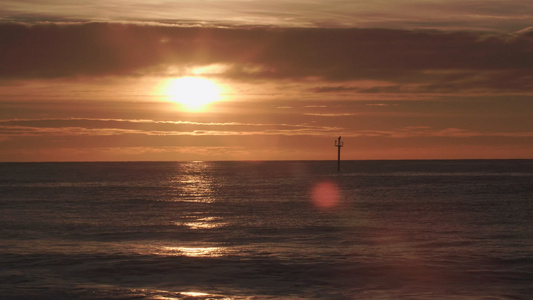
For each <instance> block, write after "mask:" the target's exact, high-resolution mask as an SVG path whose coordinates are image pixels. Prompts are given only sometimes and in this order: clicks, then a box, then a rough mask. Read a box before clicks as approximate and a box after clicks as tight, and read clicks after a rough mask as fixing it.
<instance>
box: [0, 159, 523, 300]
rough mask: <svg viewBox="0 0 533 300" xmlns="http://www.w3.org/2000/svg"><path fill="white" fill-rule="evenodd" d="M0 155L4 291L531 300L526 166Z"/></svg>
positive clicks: (34, 295)
mask: <svg viewBox="0 0 533 300" xmlns="http://www.w3.org/2000/svg"><path fill="white" fill-rule="evenodd" d="M341 168H342V169H341V172H337V163H336V162H335V161H311V162H308V161H289V162H102V163H100V162H93V163H2V164H0V298H1V299H530V298H531V297H533V296H532V295H533V161H532V160H459V161H345V162H342V165H341Z"/></svg>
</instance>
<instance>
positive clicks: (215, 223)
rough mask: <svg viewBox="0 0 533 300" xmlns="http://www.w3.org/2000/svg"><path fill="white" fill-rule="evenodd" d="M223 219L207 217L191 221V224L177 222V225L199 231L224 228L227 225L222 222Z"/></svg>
mask: <svg viewBox="0 0 533 300" xmlns="http://www.w3.org/2000/svg"><path fill="white" fill-rule="evenodd" d="M220 220H221V218H217V217H205V218H198V219H195V220H191V221H189V222H175V224H176V225H178V226H181V225H184V226H187V227H189V229H193V230H198V229H213V228H218V227H222V226H224V225H225V223H224V222H220Z"/></svg>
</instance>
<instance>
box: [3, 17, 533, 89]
mask: <svg viewBox="0 0 533 300" xmlns="http://www.w3.org/2000/svg"><path fill="white" fill-rule="evenodd" d="M0 39H1V40H2V41H3V42H2V43H1V44H0V65H2V66H3V67H2V68H1V69H0V79H3V80H14V79H25V78H58V77H75V76H93V77H96V76H143V75H155V76H167V75H169V72H170V73H172V75H174V76H175V75H177V74H180V73H183V72H186V71H187V70H190V69H191V68H192V67H206V66H213V65H219V66H224V68H222V69H219V70H218V71H217V73H216V74H213V76H221V77H225V78H232V79H234V80H241V81H249V80H294V81H299V80H305V79H307V78H318V79H321V80H325V81H329V82H346V81H353V80H376V81H380V82H382V83H383V82H388V83H389V84H388V86H380V87H377V90H372V88H371V87H368V89H367V90H366V92H380V91H381V92H383V91H385V92H396V91H402V90H405V87H406V86H407V87H409V86H410V88H409V89H408V90H409V91H411V92H412V91H413V90H414V91H417V90H418V91H420V92H428V91H429V92H431V91H434V92H442V91H450V90H469V89H476V90H502V91H515V92H516V91H529V92H531V91H532V90H533V87H532V86H531V85H530V84H529V83H530V82H532V81H533V75H532V74H533V73H532V72H531V70H532V69H533V60H531V59H530V58H531V56H532V55H533V36H532V35H531V34H529V32H528V31H527V32H524V33H522V34H513V35H488V34H487V33H486V32H485V33H476V32H442V31H441V32H439V31H420V30H388V29H332V28H330V29H317V28H314V29H301V28H300V29H298V28H286V29H280V28H277V29H269V28H242V27H239V28H237V27H234V28H183V27H168V26H140V25H132V24H129V25H125V24H110V23H89V24H81V25H53V24H49V25H34V26H24V25H16V24H1V25H0ZM169 70H172V71H169ZM339 91H341V92H350V91H355V88H354V87H350V86H343V85H334V86H331V87H328V86H323V87H319V88H317V89H316V92H339ZM363 91H364V90H363Z"/></svg>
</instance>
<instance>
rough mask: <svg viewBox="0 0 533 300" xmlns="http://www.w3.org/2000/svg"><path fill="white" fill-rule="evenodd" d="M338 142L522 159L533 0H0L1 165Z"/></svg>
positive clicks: (274, 154)
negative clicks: (16, 162) (2, 163)
mask: <svg viewBox="0 0 533 300" xmlns="http://www.w3.org/2000/svg"><path fill="white" fill-rule="evenodd" d="M184 78H185V79H184ZM191 101H192V102H194V103H191ZM199 101H204V102H205V103H203V104H202V105H194V104H195V103H196V104H198V102H199ZM338 136H342V139H343V141H344V143H345V146H344V148H343V149H342V156H343V159H456V158H461V159H462V158H467V159H470V158H479V159H486V158H533V1H531V0H510V1H503V0H500V1H492V0H485V1H456V0H405V1H390V0H389V1H386V0H383V1H370V0H365V1H345V0H328V1H324V0H321V1H318V0H305V1H304V0H292V1H290V0H271V1H264V0H203V1H202V0H197V1H188V0H164V1H163V0H155V1H141V0H128V1H126V0H106V1H103V0H79V1H66V0H50V1H37V0H0V161H115V160H120V161H124V160H125V161H135V160H147V161H148V160H157V161H166V160H287V159H289V160H329V159H336V158H337V150H336V148H335V147H334V140H335V139H336V138H337V137H338Z"/></svg>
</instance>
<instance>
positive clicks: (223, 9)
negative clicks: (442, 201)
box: [0, 0, 533, 32]
mask: <svg viewBox="0 0 533 300" xmlns="http://www.w3.org/2000/svg"><path fill="white" fill-rule="evenodd" d="M2 12H3V13H2V14H0V17H1V18H2V19H4V20H8V21H32V22H36V21H42V20H45V21H143V22H147V21H148V22H153V21H156V22H165V23H171V24H176V23H177V24H188V25H195V26H202V25H206V24H210V25H220V24H224V25H263V26H264V25H267V26H284V27H337V28H338V27H367V28H368V27H373V28H391V27H393V28H434V29H435V28H438V29H453V30H465V29H477V30H498V31H505V32H512V31H517V30H521V29H523V28H525V27H527V26H531V19H532V17H533V16H532V12H533V4H532V3H531V1H527V0H512V1H501V0H485V1H482V2H472V1H470V2H468V1H467V2H465V1H459V0H436V1H423V0H403V1H343V0H328V1H323V0H271V1H263V0H247V1H242V0H217V1H187V0H173V1H164V0H153V1H150V2H147V1H143V0H128V1H124V0H108V1H99V0H79V1H60V0H48V1H34V0H4V1H2ZM0 20H1V19H0Z"/></svg>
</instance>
